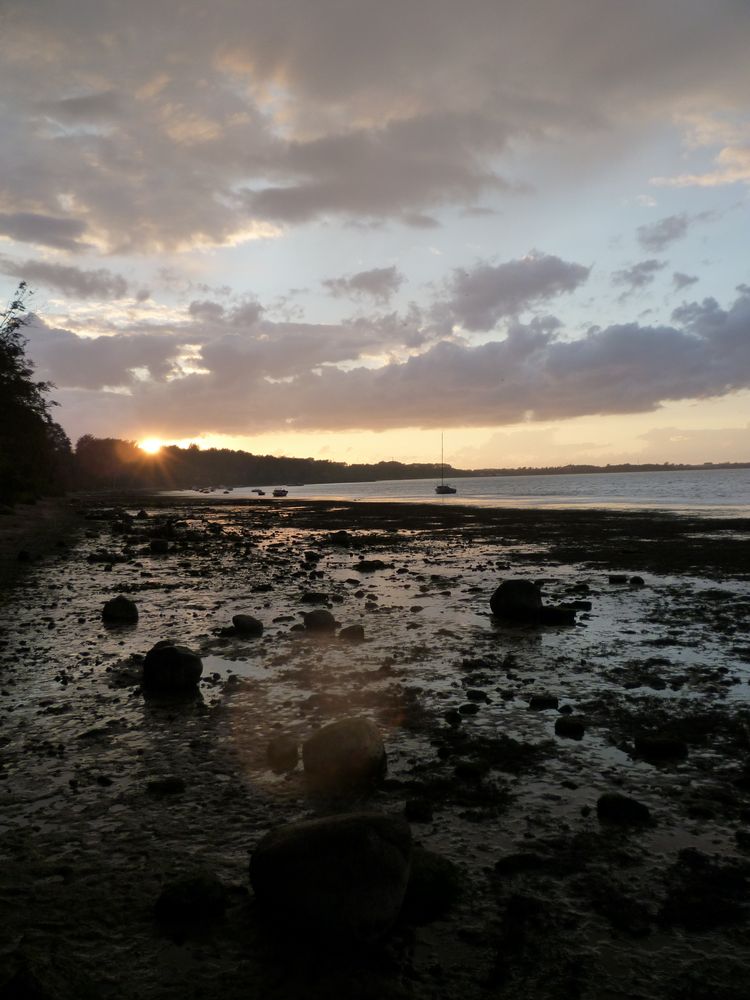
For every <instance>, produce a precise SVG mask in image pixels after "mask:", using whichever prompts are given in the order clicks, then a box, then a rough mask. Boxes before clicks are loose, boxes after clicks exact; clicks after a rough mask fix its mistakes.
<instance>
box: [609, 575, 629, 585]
mask: <svg viewBox="0 0 750 1000" xmlns="http://www.w3.org/2000/svg"><path fill="white" fill-rule="evenodd" d="M608 580H609V582H610V583H617V584H620V583H627V582H628V578H627V575H626V574H625V573H610V574H609V577H608Z"/></svg>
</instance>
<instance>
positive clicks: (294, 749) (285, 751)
mask: <svg viewBox="0 0 750 1000" xmlns="http://www.w3.org/2000/svg"><path fill="white" fill-rule="evenodd" d="M266 759H267V760H268V763H269V764H270V766H271V770H272V771H275V772H276V773H277V774H282V773H283V772H284V771H293V770H294V769H295V767H296V766H297V761H298V760H299V746H298V744H297V740H296V739H295V738H294V737H293V736H274V738H273V739H272V740H271V741H270V743H269V744H268V746H267V747H266Z"/></svg>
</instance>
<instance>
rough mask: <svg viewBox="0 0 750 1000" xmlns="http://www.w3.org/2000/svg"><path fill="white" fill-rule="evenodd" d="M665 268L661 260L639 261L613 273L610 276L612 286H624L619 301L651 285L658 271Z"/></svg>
mask: <svg viewBox="0 0 750 1000" xmlns="http://www.w3.org/2000/svg"><path fill="white" fill-rule="evenodd" d="M666 266H667V265H666V264H665V262H664V261H663V260H655V259H653V258H651V259H649V260H641V261H638V263H637V264H633V265H632V266H631V267H626V268H623V269H622V270H621V271H615V272H614V273H613V274H612V284H613V285H620V286H624V288H625V291H624V292H623V293H622V295H621V299H624V298H626V297H627V296H628V295H631V294H632V293H633V292H637V291H640V290H641V289H642V288H646V287H647V286H648V285H650V284H652V283H653V281H654V278H655V277H656V275H657V274H658V273H659V271H661V270H663V269H664V268H665V267H666Z"/></svg>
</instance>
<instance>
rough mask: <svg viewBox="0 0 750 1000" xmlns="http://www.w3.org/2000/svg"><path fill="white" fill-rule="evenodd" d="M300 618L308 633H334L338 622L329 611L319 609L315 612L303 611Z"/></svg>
mask: <svg viewBox="0 0 750 1000" xmlns="http://www.w3.org/2000/svg"><path fill="white" fill-rule="evenodd" d="M302 617H303V619H304V622H305V628H306V629H307V630H308V632H335V631H336V626H337V624H338V622H337V621H336V619H335V618H334V617H333V615H332V614H331V612H330V611H326V610H325V608H319V609H316V610H315V611H303V613H302Z"/></svg>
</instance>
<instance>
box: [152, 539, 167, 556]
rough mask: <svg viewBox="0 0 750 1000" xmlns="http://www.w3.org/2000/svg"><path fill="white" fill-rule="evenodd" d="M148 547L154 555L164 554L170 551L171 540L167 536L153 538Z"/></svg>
mask: <svg viewBox="0 0 750 1000" xmlns="http://www.w3.org/2000/svg"><path fill="white" fill-rule="evenodd" d="M148 547H149V549H150V551H151V554H152V555H154V556H163V555H166V554H167V552H169V542H168V540H167V539H166V538H152V539H151V541H150V542H149V543H148Z"/></svg>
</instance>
